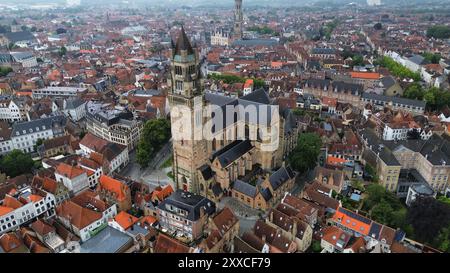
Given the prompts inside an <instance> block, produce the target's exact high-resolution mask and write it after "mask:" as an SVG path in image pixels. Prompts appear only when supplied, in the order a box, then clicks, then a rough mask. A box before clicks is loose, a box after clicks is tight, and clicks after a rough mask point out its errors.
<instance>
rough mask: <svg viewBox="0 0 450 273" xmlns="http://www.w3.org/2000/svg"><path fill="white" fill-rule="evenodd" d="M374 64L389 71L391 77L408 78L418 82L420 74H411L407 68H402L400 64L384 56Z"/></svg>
mask: <svg viewBox="0 0 450 273" xmlns="http://www.w3.org/2000/svg"><path fill="white" fill-rule="evenodd" d="M376 64H379V65H381V66H383V67H386V68H387V69H389V71H390V72H391V73H392V75H394V76H397V77H400V78H408V79H413V80H414V81H417V82H418V81H420V79H421V77H420V74H419V73H417V72H413V71H411V70H409V69H408V68H406V67H404V66H402V65H401V64H399V63H397V62H396V61H394V60H393V59H392V58H390V57H387V56H384V57H382V58H380V59H378V60H377V61H376Z"/></svg>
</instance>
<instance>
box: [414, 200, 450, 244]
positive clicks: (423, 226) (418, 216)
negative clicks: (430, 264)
mask: <svg viewBox="0 0 450 273" xmlns="http://www.w3.org/2000/svg"><path fill="white" fill-rule="evenodd" d="M407 221H408V223H409V224H411V226H412V227H413V228H414V235H415V239H416V240H418V241H420V242H425V243H433V242H434V245H436V240H435V239H436V237H437V236H439V233H440V232H441V230H442V229H443V228H447V227H448V226H449V225H450V206H449V205H447V204H444V203H441V202H439V201H438V200H436V199H434V198H422V197H418V198H417V199H416V200H415V201H414V202H413V203H412V204H411V206H410V207H409V209H408V214H407Z"/></svg>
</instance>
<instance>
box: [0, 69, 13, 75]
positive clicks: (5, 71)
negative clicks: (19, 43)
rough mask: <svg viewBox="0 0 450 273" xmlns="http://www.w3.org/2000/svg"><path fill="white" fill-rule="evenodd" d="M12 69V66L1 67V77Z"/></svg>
mask: <svg viewBox="0 0 450 273" xmlns="http://www.w3.org/2000/svg"><path fill="white" fill-rule="evenodd" d="M12 71H13V69H12V68H11V67H0V77H5V76H6V75H8V74H9V73H11V72H12Z"/></svg>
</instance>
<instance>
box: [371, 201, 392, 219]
mask: <svg viewBox="0 0 450 273" xmlns="http://www.w3.org/2000/svg"><path fill="white" fill-rule="evenodd" d="M393 212H394V210H393V209H392V207H391V205H390V204H389V203H387V202H386V201H385V200H382V201H381V202H380V203H378V204H376V205H375V206H374V207H373V208H372V210H371V214H370V215H371V217H372V219H373V220H375V221H378V222H380V223H386V224H387V223H390V222H391V219H392V214H393Z"/></svg>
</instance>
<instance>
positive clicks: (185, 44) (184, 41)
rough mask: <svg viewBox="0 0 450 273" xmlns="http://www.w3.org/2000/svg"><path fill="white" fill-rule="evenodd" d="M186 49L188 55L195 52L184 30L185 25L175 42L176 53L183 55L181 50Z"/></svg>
mask: <svg viewBox="0 0 450 273" xmlns="http://www.w3.org/2000/svg"><path fill="white" fill-rule="evenodd" d="M182 50H186V51H187V54H188V55H192V54H195V52H194V49H193V48H192V45H191V42H190V41H189V38H188V37H187V35H186V32H185V31H184V27H183V26H182V27H181V31H180V34H179V35H178V39H177V42H176V44H175V50H174V54H175V55H181V51H182Z"/></svg>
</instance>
